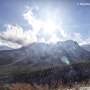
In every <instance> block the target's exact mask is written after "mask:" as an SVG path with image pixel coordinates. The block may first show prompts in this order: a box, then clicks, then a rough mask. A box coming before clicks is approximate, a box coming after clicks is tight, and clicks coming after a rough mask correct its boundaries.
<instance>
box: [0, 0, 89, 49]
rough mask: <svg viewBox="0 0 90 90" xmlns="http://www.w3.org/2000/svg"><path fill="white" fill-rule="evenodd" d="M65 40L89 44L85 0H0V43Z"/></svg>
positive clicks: (87, 11)
mask: <svg viewBox="0 0 90 90" xmlns="http://www.w3.org/2000/svg"><path fill="white" fill-rule="evenodd" d="M65 40H74V41H77V42H78V43H79V44H80V45H82V44H90V1H89V0H0V45H5V46H8V47H12V48H20V47H22V46H26V45H28V44H31V43H34V42H43V43H56V42H58V41H65Z"/></svg>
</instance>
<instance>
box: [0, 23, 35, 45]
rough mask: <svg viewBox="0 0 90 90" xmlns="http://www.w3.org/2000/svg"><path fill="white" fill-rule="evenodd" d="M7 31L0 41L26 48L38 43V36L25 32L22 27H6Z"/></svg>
mask: <svg viewBox="0 0 90 90" xmlns="http://www.w3.org/2000/svg"><path fill="white" fill-rule="evenodd" d="M5 26H6V31H3V32H2V33H0V39H1V40H4V41H6V42H7V41H8V42H9V43H10V42H11V43H14V44H15V43H16V44H18V45H21V46H24V45H27V44H30V43H33V42H35V41H36V36H35V35H34V33H33V32H32V31H31V30H23V28H22V27H20V26H17V25H16V26H12V25H10V24H9V25H5Z"/></svg>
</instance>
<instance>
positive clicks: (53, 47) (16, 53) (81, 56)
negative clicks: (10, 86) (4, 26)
mask: <svg viewBox="0 0 90 90" xmlns="http://www.w3.org/2000/svg"><path fill="white" fill-rule="evenodd" d="M87 61H90V52H89V51H87V50H85V49H83V48H82V47H80V46H79V45H78V43H77V42H76V41H72V40H67V41H64V42H58V43H56V44H45V43H38V42H36V43H32V44H30V45H28V46H24V47H22V48H20V49H15V50H6V51H0V65H1V66H4V65H10V66H31V67H41V68H43V67H46V68H48V67H55V66H60V65H63V64H71V63H78V62H87Z"/></svg>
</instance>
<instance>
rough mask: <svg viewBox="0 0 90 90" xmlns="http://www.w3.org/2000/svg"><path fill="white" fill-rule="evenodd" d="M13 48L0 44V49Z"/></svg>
mask: <svg viewBox="0 0 90 90" xmlns="http://www.w3.org/2000/svg"><path fill="white" fill-rule="evenodd" d="M12 49H13V48H11V47H8V46H4V45H1V46H0V51H3V50H12Z"/></svg>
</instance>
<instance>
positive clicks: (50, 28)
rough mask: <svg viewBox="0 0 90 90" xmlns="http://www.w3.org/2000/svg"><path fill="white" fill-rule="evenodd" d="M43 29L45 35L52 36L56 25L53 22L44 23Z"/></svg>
mask: <svg viewBox="0 0 90 90" xmlns="http://www.w3.org/2000/svg"><path fill="white" fill-rule="evenodd" d="M43 29H44V33H49V34H51V33H54V32H55V29H56V25H55V23H54V22H53V21H52V20H48V21H45V22H44V23H43Z"/></svg>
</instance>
